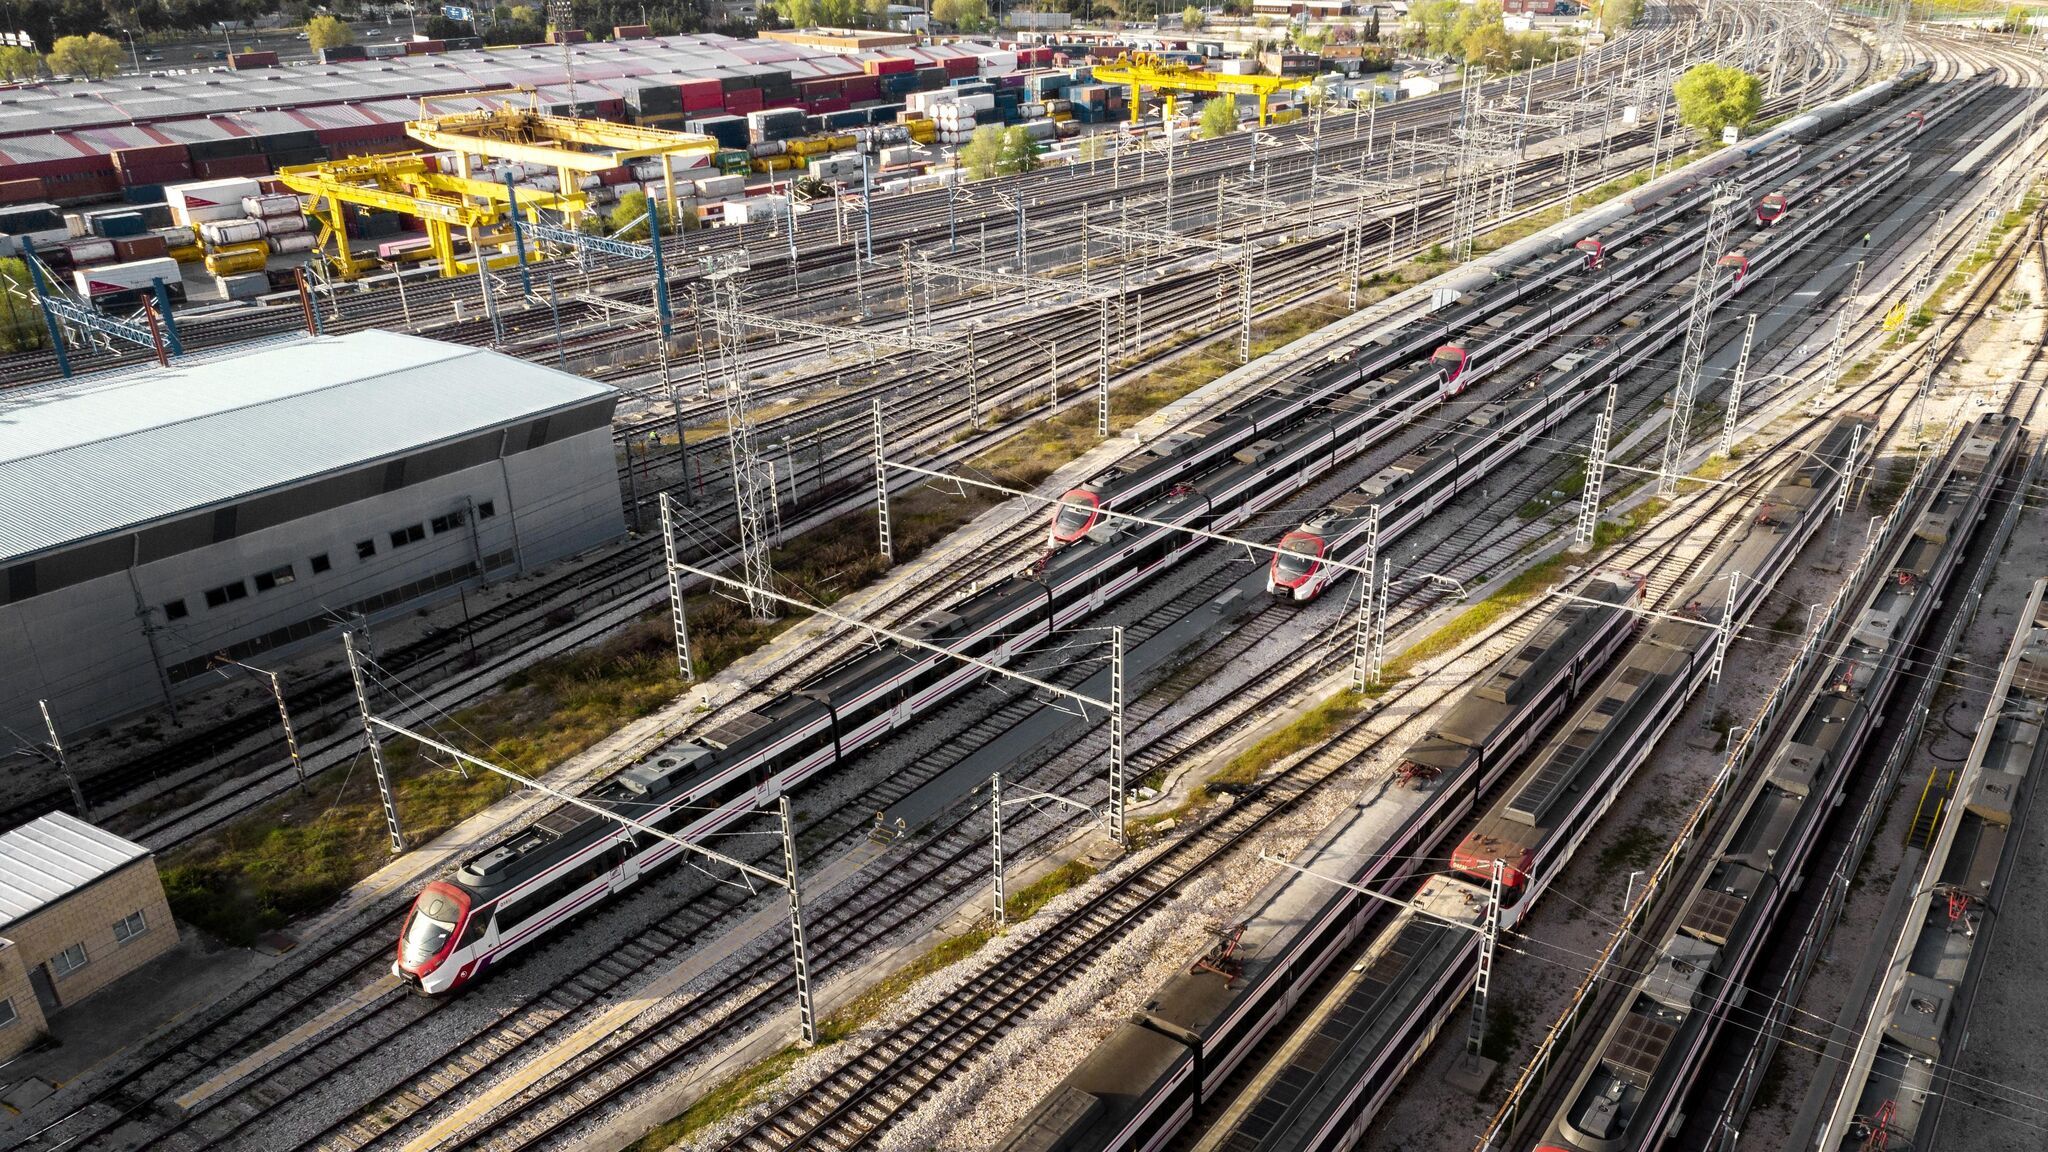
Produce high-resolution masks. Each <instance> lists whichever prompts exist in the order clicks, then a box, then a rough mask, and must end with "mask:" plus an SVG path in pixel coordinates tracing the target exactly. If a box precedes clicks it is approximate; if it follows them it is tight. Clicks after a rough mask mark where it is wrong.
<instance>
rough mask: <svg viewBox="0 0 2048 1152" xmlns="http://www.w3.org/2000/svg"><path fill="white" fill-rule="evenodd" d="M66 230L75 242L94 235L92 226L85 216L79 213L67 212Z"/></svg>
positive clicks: (65, 217) (65, 218)
mask: <svg viewBox="0 0 2048 1152" xmlns="http://www.w3.org/2000/svg"><path fill="white" fill-rule="evenodd" d="M64 230H65V231H66V232H69V233H70V234H71V238H72V239H73V240H78V239H82V238H84V237H87V236H90V235H92V226H91V225H89V224H87V223H86V220H85V216H84V215H83V214H82V213H78V212H66V213H65V214H64Z"/></svg>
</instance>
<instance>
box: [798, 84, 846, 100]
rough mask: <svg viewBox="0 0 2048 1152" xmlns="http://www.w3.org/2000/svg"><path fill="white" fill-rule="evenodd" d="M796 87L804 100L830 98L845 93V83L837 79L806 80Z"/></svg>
mask: <svg viewBox="0 0 2048 1152" xmlns="http://www.w3.org/2000/svg"><path fill="white" fill-rule="evenodd" d="M796 87H797V91H798V92H800V93H802V94H803V98H804V99H806V100H830V99H831V98H832V97H834V96H843V95H845V94H846V85H845V84H843V83H842V82H840V81H838V80H806V81H804V82H803V83H801V84H798V85H797V86H796Z"/></svg>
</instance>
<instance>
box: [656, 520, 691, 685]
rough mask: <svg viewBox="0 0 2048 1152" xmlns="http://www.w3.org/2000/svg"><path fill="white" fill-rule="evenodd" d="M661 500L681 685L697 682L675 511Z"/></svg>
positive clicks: (671, 618)
mask: <svg viewBox="0 0 2048 1152" xmlns="http://www.w3.org/2000/svg"><path fill="white" fill-rule="evenodd" d="M660 500H661V551H662V556H663V558H664V559H665V560H666V561H667V564H666V570H667V573H668V612H669V622H670V624H671V626H672V631H673V632H674V633H675V640H676V674H677V675H679V676H681V677H682V678H683V683H685V684H694V683H696V682H697V669H696V667H695V666H694V665H693V664H691V662H690V622H689V619H688V618H687V617H686V616H685V615H684V608H683V578H682V575H681V573H680V572H678V570H677V569H676V531H675V509H674V506H673V505H671V504H670V503H669V498H668V493H666V492H663V493H662V494H661V496H660Z"/></svg>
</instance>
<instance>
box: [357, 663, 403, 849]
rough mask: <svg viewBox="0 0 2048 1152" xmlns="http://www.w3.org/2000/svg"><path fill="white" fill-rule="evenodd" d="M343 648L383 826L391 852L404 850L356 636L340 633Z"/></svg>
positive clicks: (394, 800)
mask: <svg viewBox="0 0 2048 1152" xmlns="http://www.w3.org/2000/svg"><path fill="white" fill-rule="evenodd" d="M341 648H342V651H343V652H345V653H347V654H348V675H349V679H350V680H351V681H353V682H354V683H355V689H356V709H357V711H359V712H360V713H361V714H362V718H363V743H364V744H365V745H366V746H368V748H369V750H370V767H371V768H372V769H374V770H375V771H376V773H377V796H378V798H379V799H381V800H382V801H383V802H384V826H385V830H386V831H388V832H389V833H390V834H391V854H392V855H393V856H396V855H398V854H399V853H401V852H403V851H405V830H404V829H402V828H400V827H399V825H398V797H397V796H396V795H395V794H394V793H393V792H392V791H391V774H390V772H388V771H386V770H385V767H384V748H383V746H382V745H381V744H379V743H378V741H377V729H376V727H375V726H374V725H372V724H371V723H370V693H369V690H368V689H367V688H365V687H364V686H363V665H362V660H361V658H360V657H359V656H357V655H356V636H355V633H353V632H348V631H344V632H342V634H341Z"/></svg>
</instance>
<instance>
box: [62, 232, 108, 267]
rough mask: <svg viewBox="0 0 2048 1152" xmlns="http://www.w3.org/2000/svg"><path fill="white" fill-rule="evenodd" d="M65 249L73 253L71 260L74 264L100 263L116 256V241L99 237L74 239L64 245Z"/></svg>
mask: <svg viewBox="0 0 2048 1152" xmlns="http://www.w3.org/2000/svg"><path fill="white" fill-rule="evenodd" d="M64 249H65V251H67V252H70V253H71V262H72V263H73V264H98V263H100V262H102V261H105V260H112V259H113V258H114V242H113V241H112V240H102V239H99V238H98V237H93V238H91V239H86V240H73V241H72V242H71V243H69V244H66V245H64Z"/></svg>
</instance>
